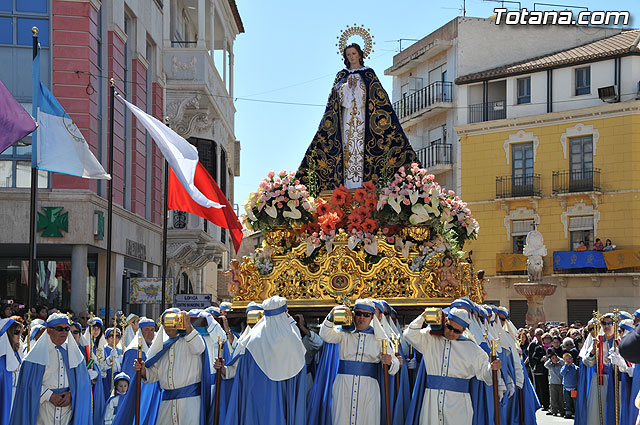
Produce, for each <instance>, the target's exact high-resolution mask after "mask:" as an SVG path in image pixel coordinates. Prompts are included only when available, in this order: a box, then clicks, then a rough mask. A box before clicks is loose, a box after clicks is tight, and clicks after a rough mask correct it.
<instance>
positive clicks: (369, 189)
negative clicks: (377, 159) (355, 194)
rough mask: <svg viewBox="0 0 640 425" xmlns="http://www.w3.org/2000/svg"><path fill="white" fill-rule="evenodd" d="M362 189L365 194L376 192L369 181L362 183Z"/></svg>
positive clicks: (373, 185)
mask: <svg viewBox="0 0 640 425" xmlns="http://www.w3.org/2000/svg"><path fill="white" fill-rule="evenodd" d="M362 187H363V188H364V190H366V191H367V192H375V191H376V185H375V184H373V182H372V181H371V180H369V181H368V182H364V183H362Z"/></svg>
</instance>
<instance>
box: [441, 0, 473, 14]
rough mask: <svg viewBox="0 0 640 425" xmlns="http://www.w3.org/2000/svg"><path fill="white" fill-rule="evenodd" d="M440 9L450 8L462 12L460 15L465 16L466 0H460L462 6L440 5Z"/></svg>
mask: <svg viewBox="0 0 640 425" xmlns="http://www.w3.org/2000/svg"><path fill="white" fill-rule="evenodd" d="M440 9H451V10H457V11H459V12H462V16H467V0H462V7H441V8H440Z"/></svg>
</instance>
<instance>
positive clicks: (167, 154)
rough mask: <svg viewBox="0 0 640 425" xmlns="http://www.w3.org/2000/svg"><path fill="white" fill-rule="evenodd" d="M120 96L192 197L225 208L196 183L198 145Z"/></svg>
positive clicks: (204, 205) (209, 206) (215, 206)
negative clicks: (208, 197) (204, 193)
mask: <svg viewBox="0 0 640 425" xmlns="http://www.w3.org/2000/svg"><path fill="white" fill-rule="evenodd" d="M118 97H120V99H122V101H123V102H124V104H125V105H127V107H128V108H129V109H131V112H133V115H135V116H136V118H137V119H138V120H140V124H142V126H143V127H144V128H146V129H147V131H148V132H149V133H150V134H151V137H152V138H153V140H154V141H155V142H156V145H158V148H160V151H161V152H162V155H164V158H165V159H166V160H167V162H168V163H169V166H170V167H171V169H172V170H173V172H174V173H175V174H176V177H177V178H178V181H179V182H180V183H181V184H182V186H184V188H185V190H186V191H187V193H189V196H190V197H191V199H193V200H194V201H195V202H197V203H198V204H200V205H202V206H203V207H206V208H223V205H222V204H220V203H218V202H214V201H213V200H211V199H207V197H206V196H204V195H203V194H202V192H200V190H199V189H198V188H197V187H196V185H195V184H194V175H195V172H196V167H197V165H198V161H199V158H198V150H197V149H196V147H195V146H193V145H192V144H191V143H189V142H187V141H186V140H185V139H184V138H182V137H180V136H179V135H178V133H176V132H175V131H173V130H171V129H170V128H169V127H167V126H166V125H164V124H163V123H161V122H160V121H159V120H157V119H156V118H154V117H152V116H151V115H149V114H147V113H146V112H144V111H143V110H142V109H140V108H138V107H137V106H136V105H134V104H132V103H129V102H127V101H126V100H124V99H123V98H122V96H118Z"/></svg>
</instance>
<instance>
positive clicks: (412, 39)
mask: <svg viewBox="0 0 640 425" xmlns="http://www.w3.org/2000/svg"><path fill="white" fill-rule="evenodd" d="M403 41H413V42H416V41H420V40H417V39H415V38H399V39H397V40H387V41H385V43H399V47H400V50H398V52H401V51H402V42H403ZM411 44H413V43H411Z"/></svg>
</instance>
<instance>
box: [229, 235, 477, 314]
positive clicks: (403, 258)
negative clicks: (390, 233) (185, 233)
mask: <svg viewBox="0 0 640 425" xmlns="http://www.w3.org/2000/svg"><path fill="white" fill-rule="evenodd" d="M294 234H295V231H294V230H292V229H287V228H281V229H276V230H271V231H269V232H268V233H267V234H266V235H265V240H266V243H265V247H264V248H259V249H257V250H256V253H255V255H254V256H252V257H244V258H243V259H242V262H241V263H240V265H239V279H238V281H237V284H236V287H235V288H233V292H234V295H235V297H234V300H233V306H234V308H238V309H244V308H246V306H247V304H248V303H249V302H250V301H256V302H261V301H263V300H265V299H267V298H269V297H271V296H274V295H279V296H282V297H285V298H287V304H288V306H289V307H291V308H327V307H333V306H335V305H337V304H346V305H353V304H354V303H355V300H357V299H361V298H377V299H383V300H386V301H387V302H389V303H390V304H391V305H393V306H394V307H395V306H397V307H398V308H400V309H401V310H413V308H418V307H422V308H423V307H424V306H443V305H448V304H450V303H451V301H452V300H453V299H456V298H459V297H463V296H467V297H469V298H471V299H472V300H474V301H476V302H482V287H481V282H480V281H479V279H478V278H477V276H476V274H475V273H474V271H473V268H472V265H471V264H469V263H466V262H463V261H457V260H456V261H454V263H453V264H450V265H445V264H443V259H444V258H445V257H446V254H445V253H444V252H437V251H430V252H429V253H428V254H425V250H424V244H422V243H421V242H427V241H428V230H426V231H425V229H424V228H420V227H419V226H410V227H407V228H406V229H403V230H402V234H403V235H404V236H405V239H404V241H403V243H404V244H406V240H412V241H414V242H413V243H412V244H409V246H406V245H402V244H401V245H400V246H397V245H396V244H391V243H389V241H388V239H387V238H386V237H385V236H383V235H382V234H380V233H379V234H377V235H376V236H375V243H376V244H377V253H376V254H375V255H371V254H369V253H367V252H366V251H365V249H364V247H363V246H362V245H359V246H356V247H352V246H351V247H350V246H349V245H350V244H349V238H348V235H347V234H346V233H344V232H341V233H339V234H338V235H337V236H336V237H335V239H334V240H333V243H332V246H330V247H327V246H324V245H323V246H321V247H319V248H315V249H314V250H313V251H311V250H310V249H309V247H308V245H307V243H305V242H298V243H296V242H292V241H291V240H288V238H292V237H294ZM421 238H424V240H422V241H421V240H420V239H421ZM403 248H404V249H403ZM310 251H311V252H310ZM370 251H371V250H370ZM447 279H448V281H447V283H445V284H443V285H442V288H443V289H442V290H441V282H442V281H443V280H447ZM456 283H457V285H456Z"/></svg>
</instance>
